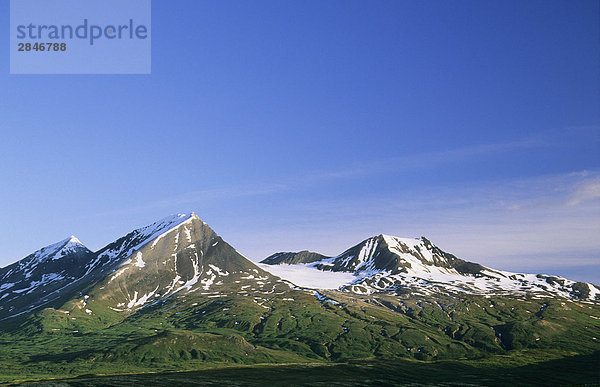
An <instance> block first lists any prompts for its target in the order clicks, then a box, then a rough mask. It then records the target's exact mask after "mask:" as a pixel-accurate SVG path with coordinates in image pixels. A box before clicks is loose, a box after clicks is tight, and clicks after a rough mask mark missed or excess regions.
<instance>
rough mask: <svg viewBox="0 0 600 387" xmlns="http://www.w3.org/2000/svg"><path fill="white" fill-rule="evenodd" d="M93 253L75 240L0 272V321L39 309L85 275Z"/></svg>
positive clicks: (49, 248) (37, 254)
mask: <svg viewBox="0 0 600 387" xmlns="http://www.w3.org/2000/svg"><path fill="white" fill-rule="evenodd" d="M92 255H93V253H92V252H91V251H90V250H89V249H88V248H87V247H85V246H84V245H82V244H81V242H79V241H78V240H77V238H75V237H71V238H68V239H65V240H64V241H61V242H58V243H55V244H53V245H50V246H46V247H44V248H42V249H40V250H38V251H36V252H35V253H33V254H30V255H28V256H27V257H25V258H23V259H22V260H20V261H19V262H16V263H14V264H12V265H10V266H7V267H5V268H2V269H0V319H2V318H5V317H7V316H10V315H17V314H20V313H23V312H25V311H28V310H30V309H32V308H35V307H37V306H42V305H45V304H48V303H50V302H52V301H53V300H55V299H57V298H59V297H60V293H61V292H62V289H64V288H65V287H68V286H69V285H70V284H71V283H72V282H73V281H74V280H76V279H77V278H80V277H81V276H82V275H83V274H84V273H85V270H86V268H85V265H86V264H87V263H88V262H89V259H90V258H91V256H92Z"/></svg>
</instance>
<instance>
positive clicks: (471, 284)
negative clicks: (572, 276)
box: [262, 235, 600, 300]
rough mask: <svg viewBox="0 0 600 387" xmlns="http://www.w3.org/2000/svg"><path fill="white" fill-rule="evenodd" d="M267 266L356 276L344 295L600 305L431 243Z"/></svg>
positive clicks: (552, 281)
mask: <svg viewBox="0 0 600 387" xmlns="http://www.w3.org/2000/svg"><path fill="white" fill-rule="evenodd" d="M262 263H266V264H270V265H277V264H304V265H306V266H309V267H313V268H315V269H318V270H321V271H334V272H350V273H353V274H354V276H355V279H354V280H353V281H352V282H350V283H348V284H346V285H344V286H342V287H341V290H344V291H348V292H351V293H356V294H373V293H378V292H392V293H396V294H399V295H407V294H417V295H435V294H456V293H466V294H482V295H502V294H512V295H517V296H532V297H537V298H543V297H563V298H573V299H583V300H600V289H599V288H598V287H597V286H595V285H593V284H588V283H583V282H575V281H571V280H568V279H566V278H562V277H558V276H550V275H544V274H537V275H535V274H522V273H512V272H507V271H502V270H494V269H490V268H487V267H485V266H482V265H480V264H477V263H473V262H468V261H465V260H462V259H459V258H457V257H455V256H454V255H452V254H449V253H446V252H444V251H442V250H441V249H440V248H438V247H437V246H435V245H434V244H432V243H431V242H430V241H429V240H427V239H426V238H424V237H422V238H419V239H409V238H397V237H393V236H389V235H378V236H375V237H372V238H369V239H367V240H365V241H363V242H361V243H359V244H358V245H356V246H354V247H351V248H350V249H348V250H346V251H344V252H343V253H342V254H340V255H338V256H336V257H326V256H323V255H320V254H318V253H310V252H306V251H302V252H299V253H289V252H288V253H278V254H274V255H272V256H270V257H268V258H266V259H265V260H263V261H262Z"/></svg>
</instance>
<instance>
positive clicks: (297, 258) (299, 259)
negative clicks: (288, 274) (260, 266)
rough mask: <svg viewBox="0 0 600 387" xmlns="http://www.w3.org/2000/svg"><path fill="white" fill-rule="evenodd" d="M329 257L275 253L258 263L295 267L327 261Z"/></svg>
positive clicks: (301, 253)
mask: <svg viewBox="0 0 600 387" xmlns="http://www.w3.org/2000/svg"><path fill="white" fill-rule="evenodd" d="M327 258H331V257H327V256H325V255H322V254H319V253H313V252H311V251H307V250H304V251H300V252H298V253H277V254H273V255H271V256H269V257H267V258H265V259H263V260H262V261H261V262H260V263H266V264H267V265H281V264H287V265H295V264H298V263H313V262H317V261H320V260H323V259H327Z"/></svg>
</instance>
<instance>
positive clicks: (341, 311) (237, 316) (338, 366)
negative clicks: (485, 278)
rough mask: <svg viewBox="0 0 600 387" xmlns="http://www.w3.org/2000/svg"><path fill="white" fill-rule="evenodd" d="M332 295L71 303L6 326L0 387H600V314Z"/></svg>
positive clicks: (516, 304) (551, 306)
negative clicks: (236, 383) (219, 386)
mask: <svg viewBox="0 0 600 387" xmlns="http://www.w3.org/2000/svg"><path fill="white" fill-rule="evenodd" d="M325 296H326V297H328V299H325V300H318V299H317V298H316V297H315V296H314V295H312V294H311V293H309V292H305V291H287V292H285V293H282V294H252V295H247V296H245V295H228V296H225V295H223V296H222V297H213V298H209V297H207V296H201V295H199V296H193V295H186V296H181V297H170V298H167V299H166V300H163V301H160V302H158V303H156V304H153V305H148V306H147V307H145V308H142V309H140V310H138V311H137V312H136V313H134V314H131V315H129V316H126V315H124V314H122V313H119V312H115V311H113V310H111V309H110V308H107V307H104V306H103V305H102V304H101V303H100V302H99V301H94V300H92V299H90V301H89V304H88V306H87V307H89V308H90V309H91V310H93V311H94V312H93V314H88V313H86V312H85V308H81V307H78V306H77V302H76V300H75V301H73V303H72V304H67V305H65V309H59V310H55V309H44V310H42V311H40V312H38V313H35V314H32V315H27V316H22V317H19V318H16V319H12V320H6V321H3V322H2V323H1V324H0V370H1V371H0V382H14V381H24V380H44V379H56V378H75V377H80V376H82V375H91V374H93V375H117V374H144V373H149V372H151V373H169V372H171V373H172V372H176V374H164V375H162V376H160V377H161V378H175V379H169V380H178V383H179V382H181V383H183V384H185V383H188V382H190V381H192V380H200V381H201V380H205V379H203V378H208V379H210V378H215V380H229V379H228V378H233V379H236V378H242V379H243V380H248V383H253V380H254V381H255V382H256V383H259V382H260V381H261V380H262V379H261V377H262V376H264V377H269V378H273V379H272V380H273V381H281V383H283V381H285V380H286V378H294V377H297V378H299V379H297V380H303V381H305V382H306V383H309V382H310V381H311V380H312V381H314V382H317V381H321V382H323V383H325V382H326V381H327V380H330V379H328V378H340V380H341V383H344V381H346V382H349V381H353V380H358V381H361V383H366V384H369V383H375V382H377V381H384V380H385V381H388V382H392V381H406V382H421V383H435V382H442V381H455V380H460V381H461V382H464V383H470V382H475V383H479V384H502V383H501V381H502V380H505V379H503V378H508V375H513V376H512V377H515V378H524V379H523V380H524V381H525V382H524V383H536V380H537V382H539V381H540V380H551V379H549V378H558V379H552V380H555V381H556V383H555V382H549V383H550V384H560V383H592V382H600V380H598V375H597V373H594V372H593V371H590V370H593V369H598V367H597V365H598V359H599V353H600V352H599V351H600V344H598V339H600V307H599V306H598V305H593V304H584V303H577V302H571V301H567V300H551V299H547V300H518V299H510V298H500V297H497V298H495V297H492V298H485V297H481V296H463V297H462V298H455V297H451V296H448V297H446V298H444V297H442V298H436V299H425V298H422V297H421V298H408V299H404V300H400V299H398V297H397V296H393V295H387V296H386V295H377V296H364V297H362V298H358V297H356V296H355V295H349V294H345V293H341V292H325ZM82 309H84V310H82ZM359 359H360V361H358V360H359ZM259 364H280V365H279V366H269V367H267V366H260V367H259V366H257V365H259ZM286 364H287V365H286ZM290 364H292V365H290ZM283 365H286V366H283ZM240 366H242V367H241V368H240ZM248 366H252V367H250V368H248ZM223 367H227V368H223ZM231 367H234V368H231ZM235 367H237V368H235ZM209 370H210V371H209ZM366 370H369V372H370V373H371V374H370V375H365V372H366ZM371 370H372V371H371ZM567 370H570V371H567ZM184 371H202V372H195V373H181V372H184ZM261 375H262V376H261ZM328 375H329V376H328ZM360 375H362V376H360ZM358 376H360V377H358ZM156 377H158V376H152V378H156ZM94 378H95V377H94ZM122 378H124V377H118V378H116V377H112V379H110V378H109V379H102V378H100V379H97V380H98V383H104V382H101V381H102V380H104V381H105V382H106V383H113V382H115V383H117V381H118V380H126V379H122ZM127 378H129V379H127V380H131V381H139V382H143V380H147V379H146V378H148V377H147V376H144V375H135V376H127ZM244 378H245V379H244ZM311 378H312V379H311ZM356 378H358V379H356ZM560 378H563V379H560ZM594 378H595V380H594ZM208 379H206V380H208ZM85 380H86V383H87V382H90V383H92V381H91V380H92V379H89V378H87V379H85ZM93 380H96V379H93ZM152 380H154V379H152ZM165 380H166V379H165ZM186 380H187V381H188V382H186ZM289 380H292V379H289ZM331 380H332V379H331ZM336 380H337V379H336ZM83 382H84V380H83V379H81V380H77V381H72V382H71V383H75V384H77V383H83ZM345 384H347V383H345Z"/></svg>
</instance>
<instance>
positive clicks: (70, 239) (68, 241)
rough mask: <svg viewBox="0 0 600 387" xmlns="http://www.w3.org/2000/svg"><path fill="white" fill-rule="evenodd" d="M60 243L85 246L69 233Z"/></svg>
mask: <svg viewBox="0 0 600 387" xmlns="http://www.w3.org/2000/svg"><path fill="white" fill-rule="evenodd" d="M60 243H64V244H65V245H67V244H72V245H80V246H83V247H85V245H84V244H83V243H82V242H81V241H80V240H79V239H78V238H77V237H76V236H75V235H71V236H70V237H68V238H67V239H65V240H63V241H62V242H60Z"/></svg>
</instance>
